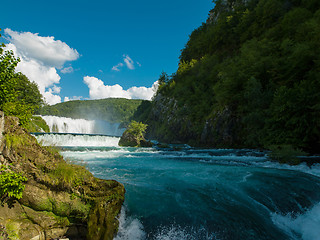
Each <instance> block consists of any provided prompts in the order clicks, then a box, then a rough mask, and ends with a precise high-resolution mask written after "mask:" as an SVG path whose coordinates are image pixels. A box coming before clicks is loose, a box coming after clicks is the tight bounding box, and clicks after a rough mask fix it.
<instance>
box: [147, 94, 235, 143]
mask: <svg viewBox="0 0 320 240" xmlns="http://www.w3.org/2000/svg"><path fill="white" fill-rule="evenodd" d="M153 104H154V107H153V108H152V109H151V111H150V114H149V118H148V121H147V122H148V124H149V128H148V131H147V138H148V139H157V140H159V141H161V142H170V143H187V144H190V145H193V146H207V147H235V146H240V143H239V139H238V136H237V134H236V133H237V131H238V128H239V119H238V118H237V117H236V116H234V115H233V114H232V112H231V111H230V110H228V109H224V110H222V111H217V112H216V114H215V115H214V116H212V117H211V118H209V119H196V120H195V119H194V118H192V116H191V115H189V114H187V112H188V106H187V105H184V106H178V102H177V100H175V99H174V98H173V97H165V96H163V95H161V94H158V95H157V96H156V97H155V99H154V101H153ZM195 114H197V113H195Z"/></svg>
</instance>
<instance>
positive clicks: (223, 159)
mask: <svg viewBox="0 0 320 240" xmlns="http://www.w3.org/2000/svg"><path fill="white" fill-rule="evenodd" d="M35 136H36V138H37V139H38V141H41V142H42V144H44V145H55V146H59V147H61V154H62V155H63V156H64V158H65V159H68V160H70V161H72V162H75V163H81V164H85V165H86V166H87V168H88V169H89V170H90V171H91V172H92V173H93V174H94V175H95V176H96V177H99V178H104V179H115V180H117V181H119V182H121V183H122V184H124V186H125V188H126V199H125V203H124V206H123V208H122V212H121V214H120V216H119V222H120V225H119V232H118V235H117V236H116V238H115V239H117V240H120V239H159V240H160V239H161V240H166V239H168V240H169V239H170V240H171V239H173V240H182V239H190V240H193V239H194V240H198V239H199V240H201V239H221V240H236V239H255V240H259V239H261V240H262V239H270V240H271V239H288V240H289V239H294V240H300V239H301V240H317V239H320V228H319V226H320V165H319V164H318V165H317V164H315V165H312V166H311V167H309V166H307V165H306V164H304V163H303V164H300V165H298V166H290V165H286V164H279V163H276V162H273V161H270V159H269V158H268V156H267V155H266V153H265V152H260V151H256V150H250V149H242V150H236V149H197V148H191V147H189V146H186V145H181V146H177V147H175V148H165V149H160V148H156V147H154V148H126V147H119V146H118V145H117V142H118V140H119V137H111V136H104V135H94V134H91V135H88V134H86V135H83V134H66V133H65V134H38V135H35Z"/></svg>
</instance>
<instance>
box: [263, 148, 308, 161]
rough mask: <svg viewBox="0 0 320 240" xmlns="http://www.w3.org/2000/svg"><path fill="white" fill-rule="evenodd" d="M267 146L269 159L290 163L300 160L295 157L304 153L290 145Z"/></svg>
mask: <svg viewBox="0 0 320 240" xmlns="http://www.w3.org/2000/svg"><path fill="white" fill-rule="evenodd" d="M269 148H270V150H271V152H270V154H269V157H270V158H271V159H273V160H276V161H278V162H281V163H289V164H292V165H296V164H299V163H300V160H299V159H298V158H297V157H299V156H304V155H305V154H306V153H305V152H303V151H301V150H299V149H295V148H293V147H292V145H273V146H270V147H269Z"/></svg>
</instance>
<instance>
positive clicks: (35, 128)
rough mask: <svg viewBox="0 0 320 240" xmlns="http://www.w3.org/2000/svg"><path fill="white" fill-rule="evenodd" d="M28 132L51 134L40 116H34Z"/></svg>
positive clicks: (27, 127) (28, 126)
mask: <svg viewBox="0 0 320 240" xmlns="http://www.w3.org/2000/svg"><path fill="white" fill-rule="evenodd" d="M26 129H27V130H28V132H50V129H49V126H48V125H47V123H46V121H45V120H43V118H42V117H40V116H32V117H31V119H30V122H29V123H28V124H27V126H26Z"/></svg>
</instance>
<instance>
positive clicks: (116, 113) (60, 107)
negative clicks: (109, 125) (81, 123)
mask: <svg viewBox="0 0 320 240" xmlns="http://www.w3.org/2000/svg"><path fill="white" fill-rule="evenodd" d="M144 102H149V101H146V100H139V99H124V98H106V99H100V100H75V101H69V102H63V103H58V104H56V105H52V106H44V107H42V108H41V109H40V110H39V111H38V114H40V115H53V116H60V117H70V118H83V119H87V120H93V119H95V120H97V119H99V120H105V121H108V122H121V123H127V122H129V121H130V119H131V118H132V117H133V115H134V113H135V112H136V110H137V108H138V107H139V106H140V105H141V104H142V103H144Z"/></svg>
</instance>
